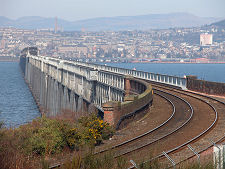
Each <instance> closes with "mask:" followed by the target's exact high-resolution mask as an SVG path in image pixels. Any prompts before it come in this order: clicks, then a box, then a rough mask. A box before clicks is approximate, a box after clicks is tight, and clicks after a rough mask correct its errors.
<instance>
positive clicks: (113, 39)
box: [0, 25, 225, 63]
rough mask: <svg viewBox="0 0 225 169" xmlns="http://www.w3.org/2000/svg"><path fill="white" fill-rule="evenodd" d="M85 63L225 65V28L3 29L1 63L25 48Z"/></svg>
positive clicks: (16, 55) (0, 41)
mask: <svg viewBox="0 0 225 169" xmlns="http://www.w3.org/2000/svg"><path fill="white" fill-rule="evenodd" d="M28 46H36V47H38V49H39V54H40V55H43V56H51V57H56V58H65V59H69V60H74V59H76V60H80V61H86V62H160V63H161V62H166V63H168V62H176V63H216V62H217V63H221V62H225V28H224V27H220V26H216V25H208V26H207V25H206V26H202V27H194V28H171V29H160V30H148V31H138V30H135V31H115V32H113V31H101V32H87V31H85V30H82V31H73V32H68V31H67V32H66V31H65V32H64V31H63V30H62V29H61V28H60V29H59V28H58V27H57V25H55V28H54V29H53V28H52V29H38V30H25V29H16V28H11V27H7V28H0V60H4V58H15V59H17V58H18V57H19V55H20V52H21V50H22V49H24V48H25V47H28Z"/></svg>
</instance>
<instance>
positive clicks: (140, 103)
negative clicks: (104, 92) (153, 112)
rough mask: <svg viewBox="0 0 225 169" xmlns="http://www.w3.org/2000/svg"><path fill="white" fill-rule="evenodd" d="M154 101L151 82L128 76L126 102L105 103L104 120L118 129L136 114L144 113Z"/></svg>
mask: <svg viewBox="0 0 225 169" xmlns="http://www.w3.org/2000/svg"><path fill="white" fill-rule="evenodd" d="M152 101H153V91H152V87H151V85H150V84H149V83H147V82H145V81H143V80H138V79H135V78H131V77H126V96H125V98H124V102H115V101H111V102H107V103H105V104H103V110H104V120H105V121H107V122H108V123H110V124H111V125H113V126H115V127H116V129H119V128H121V127H122V125H126V123H128V122H129V120H130V119H132V118H133V117H135V116H136V115H140V114H141V115H143V114H144V113H146V111H147V110H148V108H149V106H150V105H151V103H152Z"/></svg>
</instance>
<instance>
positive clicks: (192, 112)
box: [114, 90, 194, 158]
mask: <svg viewBox="0 0 225 169" xmlns="http://www.w3.org/2000/svg"><path fill="white" fill-rule="evenodd" d="M158 91H160V92H163V93H166V94H168V95H172V96H174V97H176V98H178V99H180V100H182V101H184V102H185V103H186V104H187V105H188V106H189V107H190V109H191V115H190V117H189V118H188V119H187V120H186V121H185V123H183V124H182V125H181V126H179V127H178V128H176V129H175V130H173V131H171V132H170V133H168V134H166V135H164V136H162V137H160V138H158V139H156V140H154V141H151V142H148V143H146V144H144V145H141V146H139V147H136V148H134V149H133V150H130V151H127V152H124V153H121V154H119V155H116V156H114V158H118V157H120V156H123V155H126V154H128V153H131V152H133V151H136V150H139V149H141V148H143V147H146V146H148V145H150V144H153V143H155V142H157V141H159V140H161V139H163V138H165V137H167V136H169V135H172V134H173V133H175V132H176V131H178V130H179V129H181V128H182V127H184V126H185V125H186V124H187V123H188V122H189V121H190V120H191V118H192V117H193V114H194V110H193V108H192V106H191V104H190V103H189V102H187V101H186V100H185V99H183V98H181V97H179V96H176V95H173V94H171V93H167V92H164V91H161V90H158Z"/></svg>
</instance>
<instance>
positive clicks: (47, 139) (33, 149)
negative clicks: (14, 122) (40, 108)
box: [16, 117, 65, 155]
mask: <svg viewBox="0 0 225 169" xmlns="http://www.w3.org/2000/svg"><path fill="white" fill-rule="evenodd" d="M63 127H64V125H63V122H60V121H57V120H54V119H48V118H46V117H42V118H38V119H37V120H34V121H33V122H32V123H31V124H28V125H25V126H21V127H20V128H18V129H16V130H17V134H16V135H18V137H19V138H20V142H21V148H22V149H23V150H24V151H25V153H28V154H31V153H36V154H39V155H50V154H54V153H56V152H60V151H61V150H62V148H63V147H64V145H65V139H64V134H63Z"/></svg>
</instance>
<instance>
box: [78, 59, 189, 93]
mask: <svg viewBox="0 0 225 169" xmlns="http://www.w3.org/2000/svg"><path fill="white" fill-rule="evenodd" d="M75 63H76V64H77V65H82V66H86V67H91V68H94V69H97V70H104V71H107V72H113V73H119V74H122V75H131V76H133V77H136V78H139V79H144V80H150V81H153V82H159V83H164V84H169V85H173V86H177V87H181V88H182V89H187V80H186V78H183V77H178V76H170V75H165V74H158V73H150V72H144V71H138V70H132V69H125V68H118V67H113V66H107V65H100V64H93V63H85V62H78V61H75Z"/></svg>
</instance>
